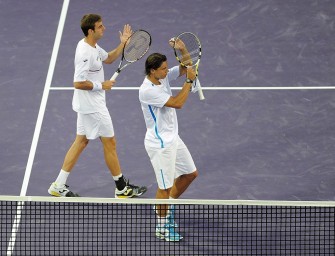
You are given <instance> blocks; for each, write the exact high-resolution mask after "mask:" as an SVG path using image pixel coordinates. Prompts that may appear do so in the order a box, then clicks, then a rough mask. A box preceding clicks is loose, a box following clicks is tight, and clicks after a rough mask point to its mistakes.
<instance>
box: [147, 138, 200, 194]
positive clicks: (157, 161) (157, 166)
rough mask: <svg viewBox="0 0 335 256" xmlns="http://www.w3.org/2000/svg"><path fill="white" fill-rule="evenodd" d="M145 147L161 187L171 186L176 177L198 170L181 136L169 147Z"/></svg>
mask: <svg viewBox="0 0 335 256" xmlns="http://www.w3.org/2000/svg"><path fill="white" fill-rule="evenodd" d="M145 149H146V150H147V153H148V155H149V158H150V161H151V164H152V166H153V168H154V171H155V175H156V179H157V184H158V187H159V188H160V189H168V188H171V187H172V186H173V183H174V180H175V179H176V178H178V177H179V176H181V175H183V174H190V173H192V172H194V171H195V170H196V166H195V164H194V162H193V159H192V156H191V154H190V152H189V151H188V148H187V147H186V145H185V143H184V142H183V141H182V140H181V138H179V137H178V139H177V140H176V141H175V142H174V143H173V144H172V145H171V146H170V147H168V148H152V147H147V146H145Z"/></svg>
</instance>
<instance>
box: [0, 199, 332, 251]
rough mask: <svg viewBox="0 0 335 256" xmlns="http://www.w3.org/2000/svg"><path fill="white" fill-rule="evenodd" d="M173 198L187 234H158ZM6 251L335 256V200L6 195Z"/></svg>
mask: <svg viewBox="0 0 335 256" xmlns="http://www.w3.org/2000/svg"><path fill="white" fill-rule="evenodd" d="M155 204H174V205H175V209H176V211H175V221H176V223H177V224H178V227H177V228H176V229H177V230H178V232H179V233H180V234H181V235H182V236H183V237H184V238H183V239H182V240H181V241H179V242H167V241H165V240H160V239H158V238H156V236H155V227H156V216H155V212H154V210H153V206H154V205H155ZM0 206H1V207H0V213H1V215H0V216H1V217H0V218H1V234H0V239H1V245H0V254H1V255H7V256H9V255H44V256H46V255H80V256H83V255H230V256H234V255H244V256H246V255H271V256H272V255H304V256H306V255H313V256H316V255H335V248H334V244H335V237H334V227H335V223H334V218H335V202H320V201H319V202H302V201H298V202H297V201H295V202H294V201H235V200H186V199H180V200H154V199H107V198H54V197H15V196H0Z"/></svg>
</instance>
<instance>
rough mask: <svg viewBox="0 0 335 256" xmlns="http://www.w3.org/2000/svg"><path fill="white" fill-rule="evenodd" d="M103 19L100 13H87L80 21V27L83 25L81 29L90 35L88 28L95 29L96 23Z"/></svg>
mask: <svg viewBox="0 0 335 256" xmlns="http://www.w3.org/2000/svg"><path fill="white" fill-rule="evenodd" d="M101 20H102V18H101V16H100V15H99V14H93V13H90V14H85V15H84V16H83V17H82V19H81V22H80V27H81V30H82V31H83V33H84V35H85V36H87V35H88V30H89V29H92V30H94V26H95V23H96V22H98V21H101Z"/></svg>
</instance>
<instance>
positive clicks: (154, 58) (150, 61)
mask: <svg viewBox="0 0 335 256" xmlns="http://www.w3.org/2000/svg"><path fill="white" fill-rule="evenodd" d="M166 60H167V58H166V56H165V55H163V54H160V53H152V54H150V55H149V57H148V58H147V60H146V61H145V74H146V75H150V70H151V69H158V68H159V67H160V66H161V65H162V63H163V62H164V61H166Z"/></svg>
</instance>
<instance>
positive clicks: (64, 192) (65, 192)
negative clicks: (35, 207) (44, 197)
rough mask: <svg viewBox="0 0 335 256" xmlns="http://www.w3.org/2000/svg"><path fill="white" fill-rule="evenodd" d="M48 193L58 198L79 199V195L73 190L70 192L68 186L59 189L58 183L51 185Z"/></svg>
mask: <svg viewBox="0 0 335 256" xmlns="http://www.w3.org/2000/svg"><path fill="white" fill-rule="evenodd" d="M48 193H49V194H50V195H52V196H57V197H79V195H78V194H77V193H73V192H72V191H71V190H69V186H68V185H63V186H60V187H58V186H57V184H56V182H53V183H51V185H50V187H49V189H48Z"/></svg>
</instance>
